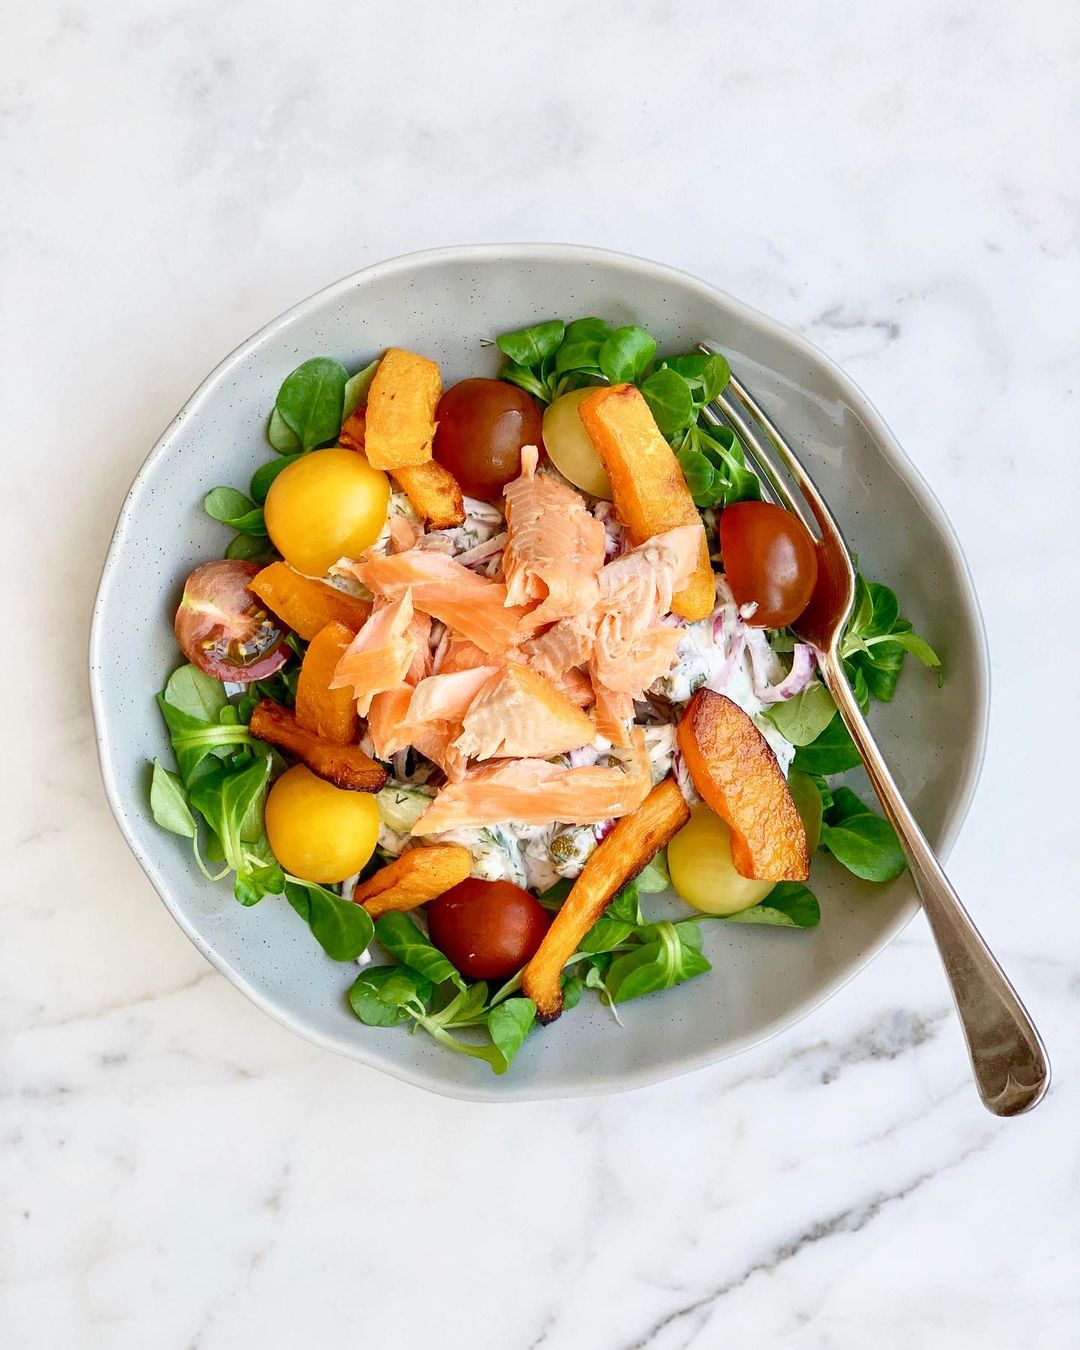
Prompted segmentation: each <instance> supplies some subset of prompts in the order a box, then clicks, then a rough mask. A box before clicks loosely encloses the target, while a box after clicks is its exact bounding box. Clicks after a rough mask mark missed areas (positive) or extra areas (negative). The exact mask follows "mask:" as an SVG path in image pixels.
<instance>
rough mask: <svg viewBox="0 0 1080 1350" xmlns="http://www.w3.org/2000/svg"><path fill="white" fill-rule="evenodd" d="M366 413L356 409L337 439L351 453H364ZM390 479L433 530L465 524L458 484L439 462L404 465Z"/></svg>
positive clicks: (463, 504)
mask: <svg viewBox="0 0 1080 1350" xmlns="http://www.w3.org/2000/svg"><path fill="white" fill-rule="evenodd" d="M366 421H367V418H366V413H365V410H364V409H363V408H357V409H356V411H355V412H352V413H350V414H349V416H348V417H347V418H346V419H345V424H344V426H342V428H341V434H340V436H339V437H338V440H340V442H341V444H342V445H344V446H346V447H347V448H348V449H349V450H358V451H360V452H361V453H363V451H364V443H365V439H366V435H367V427H366ZM391 477H392V478H393V480H394V482H395V483H397V485H398V487H399V488H401V490H402V492H404V493H405V495H406V496H407V497H408V499H409V501H410V502H412V506H413V510H414V511H415V512H416V514H417V515H418V516H419V517H420V519H421V520H423V521H424V522H425V523H426V524H427V525H429V526H430V527H431V528H432V529H433V530H449V529H452V528H453V527H454V526H455V525H462V524H464V522H465V501H464V498H463V497H462V495H461V487H460V485H459V483H458V480H457V479H456V478H455V477H454V475H453V474H452V473H451V472H450V470H449V469H448V468H447V467H446V466H445V464H440V463H439V461H438V460H436V459H429V460H427V461H425V463H423V464H403V465H402V466H401V467H400V468H398V469H394V470H393V471H392V473H391Z"/></svg>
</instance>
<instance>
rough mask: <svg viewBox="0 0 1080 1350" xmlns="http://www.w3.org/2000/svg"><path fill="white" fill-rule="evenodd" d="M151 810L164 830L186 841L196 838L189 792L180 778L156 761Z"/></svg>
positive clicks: (151, 782)
mask: <svg viewBox="0 0 1080 1350" xmlns="http://www.w3.org/2000/svg"><path fill="white" fill-rule="evenodd" d="M150 810H151V813H152V814H153V817H154V820H155V821H156V822H157V823H158V824H159V825H160V826H161V828H162V829H163V830H168V831H169V832H170V833H171V834H179V835H181V836H183V838H185V839H194V838H195V836H196V832H197V831H196V826H195V817H194V816H193V815H192V814H191V807H190V805H189V804H188V795H187V791H186V789H185V787H184V785H183V783H182V782H181V781H180V776H179V774H175V773H170V772H169V770H168V769H166V768H164V767H163V765H162V764H161V762H160V761H159V760H156V759H155V760H154V773H153V777H152V778H151V780H150Z"/></svg>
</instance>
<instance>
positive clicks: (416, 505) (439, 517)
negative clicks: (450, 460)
mask: <svg viewBox="0 0 1080 1350" xmlns="http://www.w3.org/2000/svg"><path fill="white" fill-rule="evenodd" d="M390 476H391V477H392V478H393V480H394V482H395V483H397V485H398V486H399V487H400V488H401V490H402V491H403V492H404V493H405V495H406V496H407V497H408V499H409V501H411V502H412V504H413V509H414V510H415V511H416V514H417V515H418V516H420V518H421V519H422V520H424V521H426V522H427V524H428V525H430V526H431V528H432V529H433V530H449V529H451V528H452V527H453V526H455V525H461V524H463V523H464V520H465V502H464V499H463V498H462V495H461V488H460V486H459V484H458V480H457V479H456V478H455V477H454V475H453V474H452V473H451V472H450V470H449V469H448V468H446V466H445V465H443V464H440V463H439V461H438V460H437V459H429V460H428V461H427V463H426V464H403V465H402V466H401V468H400V469H391V471H390Z"/></svg>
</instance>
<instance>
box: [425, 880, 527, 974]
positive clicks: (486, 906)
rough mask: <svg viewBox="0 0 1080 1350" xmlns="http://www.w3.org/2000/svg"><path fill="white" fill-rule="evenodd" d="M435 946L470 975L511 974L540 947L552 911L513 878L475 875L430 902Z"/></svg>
mask: <svg viewBox="0 0 1080 1350" xmlns="http://www.w3.org/2000/svg"><path fill="white" fill-rule="evenodd" d="M427 920H428V932H429V933H430V935H431V940H432V942H434V944H435V946H436V947H438V949H439V950H440V951H441V952H442V953H443V955H444V956H447V957H449V959H450V960H451V961H452V962H453V964H454V965H455V966H457V968H458V970H460V971H461V973H462V975H465V976H467V977H468V978H469V979H470V980H505V979H507V978H508V977H509V976H511V975H513V973H514V972H515V971H516V970H520V969H521V967H522V966H523V965H524V964H525V962H526V961H528V960H529V958H530V957H531V956H533V955H535V953H536V949H537V947H539V946H540V943H541V942H542V941H543V939H544V934H545V933H546V932H547V930H548V929H549V928H550V927H551V915H550V914H549V913H548V912H547V910H546V909H545V908H544V907H543V905H542V904H541V903H540V902H539V900H537V899H536V898H535V897H534V896H531V895H530V894H529V892H528V891H523V890H522V889H521V887H520V886H515V885H514V884H513V883H512V882H509V881H481V880H480V878H479V877H469V878H468V879H467V880H466V881H461V882H459V883H458V884H457V885H456V886H451V887H450V889H449V890H448V891H444V892H443V894H442V895H440V896H439V898H438V899H437V900H432V902H431V903H430V904H429V905H428V907H427Z"/></svg>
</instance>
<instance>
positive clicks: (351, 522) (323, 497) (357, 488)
mask: <svg viewBox="0 0 1080 1350" xmlns="http://www.w3.org/2000/svg"><path fill="white" fill-rule="evenodd" d="M389 503H390V480H389V478H387V476H386V474H384V473H382V472H380V470H378V469H373V468H372V467H371V465H370V464H369V463H368V462H367V460H366V459H365V458H364V456H363V455H361V454H358V453H357V452H356V451H355V450H346V449H345V448H344V446H340V445H339V446H334V447H333V448H332V449H330V450H313V451H312V452H311V454H309V455H304V456H303V457H302V458H301V459H298V460H297V461H296V463H295V464H290V465H289V467H288V468H287V469H283V470H282V471H281V473H279V474H278V476H277V477H276V478H275V479H274V481H273V483H272V484H271V486H270V491H269V492H268V493H267V496H266V505H265V507H264V508H263V511H264V514H265V518H266V528H267V531H268V533H269V535H270V538H271V539H272V540H273V543H274V547H275V548H276V549H277V551H278V552H279V553H280V554H281V556H282V557H283V558H284V559H285V561H286V562H287V563H289V564H290V566H292V567H295V568H296V570H297V571H298V572H304V573H306V574H307V575H308V576H312V577H317V576H323V575H325V573H326V572H327V571H329V569H330V568H331V567H332V566H333V564H334V563H336V562H337V560H338V559H339V558H340V557H342V556H343V555H344V556H347V557H350V558H358V557H359V556H360V554H361V553H363V551H364V549H366V548H368V547H369V546H370V545H371V544H373V543H374V542H375V540H376V539H377V538H378V537H379V531H380V530H381V529H382V527H383V525H384V524H385V523H386V510H387V507H388V505H389Z"/></svg>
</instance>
